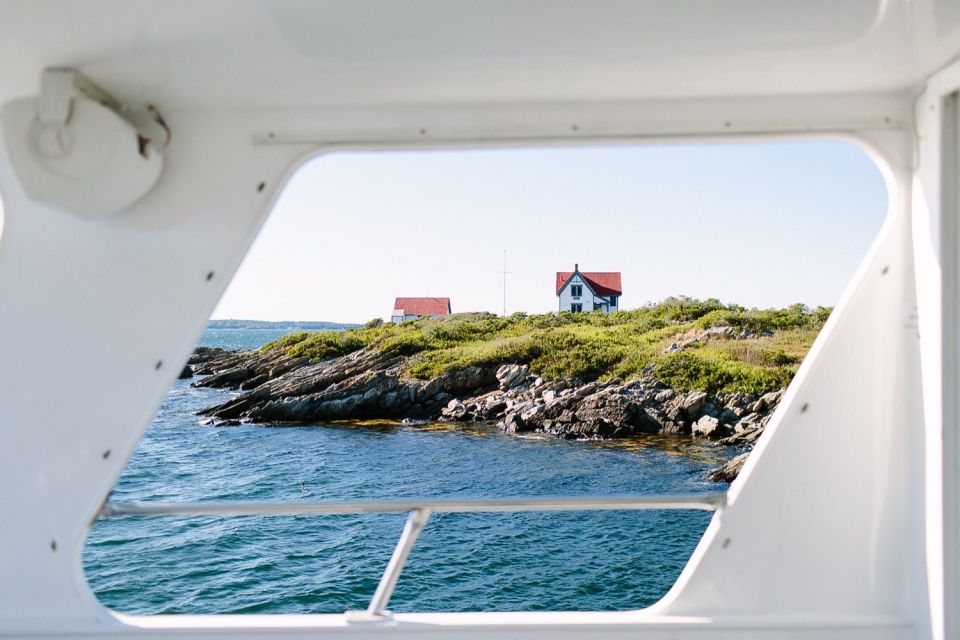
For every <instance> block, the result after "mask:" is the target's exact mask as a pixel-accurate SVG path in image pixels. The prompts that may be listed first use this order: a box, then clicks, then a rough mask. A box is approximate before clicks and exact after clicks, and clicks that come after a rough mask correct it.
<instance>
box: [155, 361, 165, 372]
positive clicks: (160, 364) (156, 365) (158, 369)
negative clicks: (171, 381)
mask: <svg viewBox="0 0 960 640" xmlns="http://www.w3.org/2000/svg"><path fill="white" fill-rule="evenodd" d="M162 366H163V360H157V364H155V365H153V368H154V369H156V370H157V371H160V367H162Z"/></svg>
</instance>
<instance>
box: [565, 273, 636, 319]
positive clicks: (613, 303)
mask: <svg viewBox="0 0 960 640" xmlns="http://www.w3.org/2000/svg"><path fill="white" fill-rule="evenodd" d="M622 293H623V286H622V285H621V284H620V272H619V271H580V265H574V266H573V271H558V272H557V298H558V299H559V301H560V311H572V312H574V313H578V312H581V311H597V310H599V311H603V312H604V313H610V312H611V311H617V310H618V309H619V308H620V295H621V294H622Z"/></svg>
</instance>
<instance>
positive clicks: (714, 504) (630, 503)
mask: <svg viewBox="0 0 960 640" xmlns="http://www.w3.org/2000/svg"><path fill="white" fill-rule="evenodd" d="M725 501H726V494H725V493H703V494H693V495H652V496H596V497H589V498H539V497H530V498H498V499H493V500H474V499H470V498H464V499H460V500H394V501H384V502H380V501H378V502H294V501H290V502H192V503H191V502H183V503H181V502H108V503H107V504H105V505H104V506H103V507H102V508H101V509H100V513H99V514H98V516H99V517H101V518H109V517H115V516H270V515H274V516H276V515H299V514H307V513H315V514H349V513H391V512H406V511H413V510H415V509H429V510H430V511H434V512H438V513H440V512H445V513H454V512H459V513H467V512H483V511H487V512H490V511H633V510H638V509H700V510H703V511H716V510H717V509H719V508H720V507H722V506H723V504H724V502H725Z"/></svg>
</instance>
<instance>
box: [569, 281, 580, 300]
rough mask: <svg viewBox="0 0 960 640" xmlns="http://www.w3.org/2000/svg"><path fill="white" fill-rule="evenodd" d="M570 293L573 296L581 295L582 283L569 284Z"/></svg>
mask: <svg viewBox="0 0 960 640" xmlns="http://www.w3.org/2000/svg"><path fill="white" fill-rule="evenodd" d="M570 295H571V296H573V297H574V298H579V297H580V296H582V295H583V285H582V284H572V285H570Z"/></svg>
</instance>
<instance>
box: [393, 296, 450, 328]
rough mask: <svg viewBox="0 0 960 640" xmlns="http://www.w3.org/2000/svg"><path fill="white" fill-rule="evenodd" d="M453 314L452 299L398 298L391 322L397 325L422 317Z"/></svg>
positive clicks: (394, 304)
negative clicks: (451, 308)
mask: <svg viewBox="0 0 960 640" xmlns="http://www.w3.org/2000/svg"><path fill="white" fill-rule="evenodd" d="M449 313H451V310H450V298H397V299H396V300H395V301H394V302H393V314H392V316H391V320H393V322H396V323H400V322H403V321H404V320H412V319H413V318H419V317H420V316H445V315H447V314H449Z"/></svg>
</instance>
